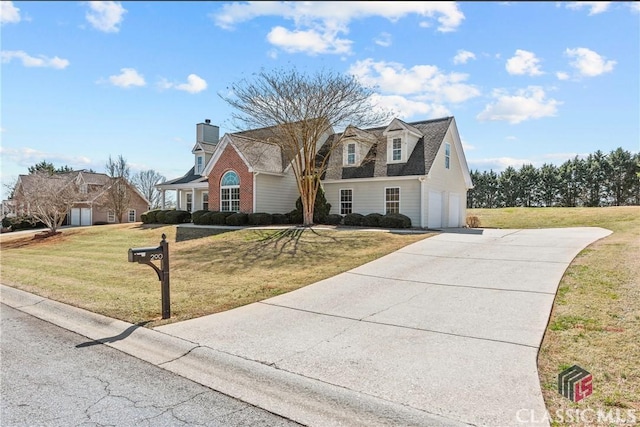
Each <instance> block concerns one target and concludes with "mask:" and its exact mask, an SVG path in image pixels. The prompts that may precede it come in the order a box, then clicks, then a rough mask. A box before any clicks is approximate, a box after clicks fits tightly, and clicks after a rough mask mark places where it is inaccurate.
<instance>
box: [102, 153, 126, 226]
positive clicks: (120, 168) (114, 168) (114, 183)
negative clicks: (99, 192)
mask: <svg viewBox="0 0 640 427" xmlns="http://www.w3.org/2000/svg"><path fill="white" fill-rule="evenodd" d="M106 170H107V175H109V177H111V182H110V183H109V187H108V188H107V190H106V191H105V193H104V195H103V197H102V204H103V205H104V206H105V207H107V208H108V209H110V210H112V211H113V213H114V214H115V217H116V220H117V221H118V222H119V223H120V222H122V217H123V215H124V213H125V212H126V210H127V209H128V208H129V202H130V201H131V188H130V186H129V174H130V169H129V165H128V164H127V161H126V159H125V158H124V157H122V155H119V156H118V158H117V159H116V160H112V159H111V156H109V160H108V161H107V164H106Z"/></svg>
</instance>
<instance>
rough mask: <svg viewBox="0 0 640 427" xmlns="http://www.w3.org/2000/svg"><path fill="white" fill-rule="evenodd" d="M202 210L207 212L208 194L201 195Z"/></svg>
mask: <svg viewBox="0 0 640 427" xmlns="http://www.w3.org/2000/svg"><path fill="white" fill-rule="evenodd" d="M202 210H205V211H208V210H209V192H207V191H205V192H204V193H202Z"/></svg>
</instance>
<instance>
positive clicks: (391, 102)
mask: <svg viewBox="0 0 640 427" xmlns="http://www.w3.org/2000/svg"><path fill="white" fill-rule="evenodd" d="M371 104H372V105H375V106H377V107H378V108H379V109H380V110H386V111H391V112H392V113H393V115H394V117H398V118H400V119H404V120H406V119H409V118H410V117H414V116H418V115H419V116H420V117H421V118H438V117H446V116H450V115H451V112H450V111H449V110H448V109H447V107H445V106H443V105H440V104H430V103H428V102H424V101H418V100H412V99H409V98H407V97H404V96H400V95H380V94H376V95H373V96H372V99H371Z"/></svg>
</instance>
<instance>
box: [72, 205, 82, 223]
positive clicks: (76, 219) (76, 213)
mask: <svg viewBox="0 0 640 427" xmlns="http://www.w3.org/2000/svg"><path fill="white" fill-rule="evenodd" d="M71 225H80V208H71Z"/></svg>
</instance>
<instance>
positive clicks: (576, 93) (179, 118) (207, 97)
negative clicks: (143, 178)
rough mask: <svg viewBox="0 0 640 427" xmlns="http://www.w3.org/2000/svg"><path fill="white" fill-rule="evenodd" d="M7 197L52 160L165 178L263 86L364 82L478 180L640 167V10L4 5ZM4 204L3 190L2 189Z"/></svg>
mask: <svg viewBox="0 0 640 427" xmlns="http://www.w3.org/2000/svg"><path fill="white" fill-rule="evenodd" d="M1 4H2V9H1V15H0V16H1V18H2V19H1V20H2V24H1V25H2V26H1V36H2V37H1V50H2V53H1V61H2V64H1V67H2V68H1V71H2V88H1V89H2V94H1V123H0V127H1V133H0V137H1V138H2V140H1V146H0V154H1V157H0V159H1V168H2V172H1V174H2V181H3V183H6V182H9V181H11V180H12V179H14V178H16V177H17V176H18V175H19V174H23V173H27V168H28V166H30V165H33V164H35V163H37V162H39V161H42V160H46V161H48V162H51V163H54V164H55V165H57V166H62V165H69V166H71V167H73V168H77V169H81V168H92V169H94V170H96V171H98V172H103V171H104V165H105V163H106V161H107V159H108V157H109V156H112V157H117V156H118V155H122V156H123V157H124V158H125V159H127V161H128V162H129V164H130V165H131V166H132V171H133V172H137V171H139V170H147V169H154V170H156V171H158V172H160V173H161V174H163V175H164V176H166V177H167V179H172V178H176V177H178V176H181V175H182V174H184V173H185V172H186V171H187V170H188V169H189V168H190V167H191V165H192V162H193V157H192V154H191V148H192V147H193V144H194V142H195V131H196V126H195V125H196V123H199V122H202V121H204V119H211V121H212V123H213V124H217V125H219V126H220V131H221V135H222V134H224V133H225V132H227V131H233V130H234V129H233V128H232V127H231V124H230V116H231V112H232V110H231V108H230V107H229V106H228V105H227V104H226V103H225V102H224V101H223V100H222V99H221V98H220V95H219V94H221V93H225V92H226V90H227V87H228V86H229V85H230V84H231V83H234V82H237V81H238V80H239V79H241V78H251V75H252V73H254V72H256V71H259V70H260V69H262V68H264V69H266V70H269V69H274V68H280V67H288V66H295V67H297V68H298V69H299V70H301V71H305V72H309V73H313V72H314V71H315V70H318V69H320V68H324V69H331V70H335V71H338V72H344V73H351V74H355V75H356V76H357V77H358V78H359V79H360V80H361V81H362V83H363V84H366V85H371V86H375V87H377V90H376V93H377V95H376V102H377V103H379V104H380V105H381V106H383V107H387V108H393V109H394V110H395V111H396V112H397V117H399V118H401V119H403V120H405V121H417V120H424V119H429V118H437V117H443V116H448V115H453V116H455V118H456V122H457V124H458V129H459V131H460V134H461V137H462V140H463V143H464V147H465V153H466V156H467V161H468V163H469V166H470V168H471V169H479V170H488V169H494V170H497V171H500V170H503V169H504V168H505V167H506V166H508V165H514V166H516V167H519V166H521V165H522V164H523V163H533V164H534V165H535V166H540V165H542V164H543V163H545V162H547V163H556V164H559V163H562V162H563V161H565V160H567V159H568V158H570V157H573V156H575V155H586V154H588V153H592V152H594V151H596V150H602V151H605V152H609V151H611V150H613V149H615V148H617V147H623V148H624V149H626V150H629V151H632V152H638V151H639V150H640V77H639V76H640V46H639V45H640V8H639V4H638V3H632V2H522V3H520V2H459V3H453V2H452V3H440V2H380V1H378V2H255V3H252V2H169V1H162V2H137V1H136V2H19V1H14V2H10V1H3V2H1ZM2 191H3V193H2V194H3V197H4V196H5V195H6V190H5V189H4V187H3V188H2Z"/></svg>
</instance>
